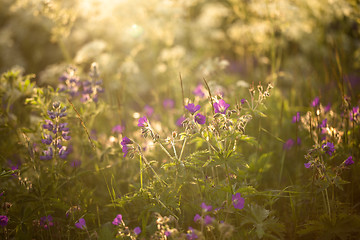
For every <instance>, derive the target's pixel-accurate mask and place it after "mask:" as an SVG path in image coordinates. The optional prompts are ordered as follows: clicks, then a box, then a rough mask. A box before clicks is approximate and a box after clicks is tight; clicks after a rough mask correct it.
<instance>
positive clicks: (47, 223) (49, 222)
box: [40, 215, 54, 229]
mask: <svg viewBox="0 0 360 240" xmlns="http://www.w3.org/2000/svg"><path fill="white" fill-rule="evenodd" d="M40 226H42V227H44V228H45V229H48V228H49V227H51V226H54V223H53V218H52V216H51V215H48V216H44V217H41V218H40Z"/></svg>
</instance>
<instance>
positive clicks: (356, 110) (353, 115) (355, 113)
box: [349, 106, 360, 121]
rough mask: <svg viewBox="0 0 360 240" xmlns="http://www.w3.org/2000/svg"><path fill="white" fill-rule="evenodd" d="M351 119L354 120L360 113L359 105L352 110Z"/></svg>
mask: <svg viewBox="0 0 360 240" xmlns="http://www.w3.org/2000/svg"><path fill="white" fill-rule="evenodd" d="M349 114H350V121H354V120H356V119H357V117H358V116H359V115H360V113H359V106H356V107H353V109H352V110H351V111H350V113H349Z"/></svg>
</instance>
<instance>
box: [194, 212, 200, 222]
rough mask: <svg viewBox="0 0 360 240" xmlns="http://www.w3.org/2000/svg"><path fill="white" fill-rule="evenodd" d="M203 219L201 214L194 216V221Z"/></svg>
mask: <svg viewBox="0 0 360 240" xmlns="http://www.w3.org/2000/svg"><path fill="white" fill-rule="evenodd" d="M200 219H201V216H200V215H199V214H196V215H195V217H194V222H197V221H199V220H200Z"/></svg>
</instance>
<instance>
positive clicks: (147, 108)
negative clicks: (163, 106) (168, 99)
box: [144, 105, 154, 117]
mask: <svg viewBox="0 0 360 240" xmlns="http://www.w3.org/2000/svg"><path fill="white" fill-rule="evenodd" d="M144 110H145V115H146V116H148V117H150V116H151V115H152V114H153V113H154V108H152V107H150V106H149V105H146V106H145V107H144Z"/></svg>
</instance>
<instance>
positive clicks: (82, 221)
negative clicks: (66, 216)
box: [75, 218, 86, 230]
mask: <svg viewBox="0 0 360 240" xmlns="http://www.w3.org/2000/svg"><path fill="white" fill-rule="evenodd" d="M75 227H77V228H80V229H83V230H84V229H86V221H85V219H84V218H80V219H79V221H77V222H76V223H75Z"/></svg>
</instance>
